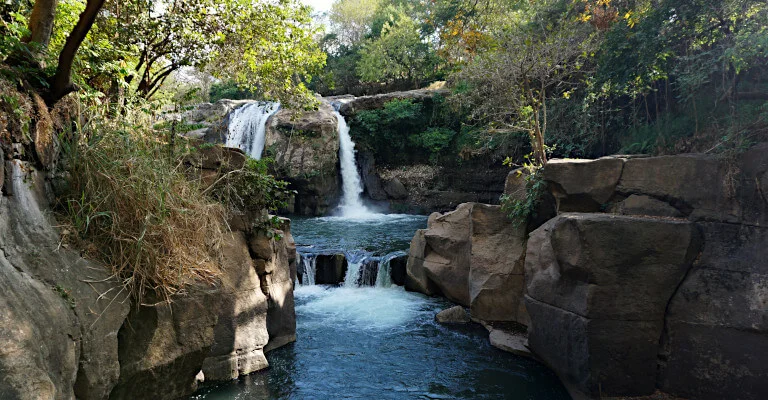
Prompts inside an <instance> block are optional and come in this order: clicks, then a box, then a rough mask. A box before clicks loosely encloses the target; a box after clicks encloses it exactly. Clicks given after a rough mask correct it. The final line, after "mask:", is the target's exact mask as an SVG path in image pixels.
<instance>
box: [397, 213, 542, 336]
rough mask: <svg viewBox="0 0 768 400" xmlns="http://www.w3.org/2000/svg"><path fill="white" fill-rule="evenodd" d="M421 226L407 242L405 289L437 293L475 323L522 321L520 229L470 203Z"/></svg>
mask: <svg viewBox="0 0 768 400" xmlns="http://www.w3.org/2000/svg"><path fill="white" fill-rule="evenodd" d="M427 226H428V228H427V229H426V230H419V231H417V232H416V235H415V236H414V238H413V240H412V241H411V249H410V253H409V257H408V265H407V267H406V269H407V273H408V276H407V278H406V282H405V284H406V289H408V290H414V291H419V292H422V293H425V294H428V295H432V294H438V293H440V294H443V295H444V296H446V297H447V298H449V299H450V300H452V301H454V302H456V303H458V304H461V305H465V306H468V307H470V309H471V313H472V317H473V318H477V319H480V320H487V321H515V322H520V323H523V324H525V323H527V322H528V316H527V314H526V312H525V307H524V305H523V302H522V298H523V293H524V289H525V279H524V276H523V272H524V269H523V262H524V259H525V228H524V227H517V226H515V225H514V224H513V223H512V222H511V221H509V220H508V219H507V218H506V216H505V215H504V212H503V211H501V207H500V206H492V205H487V204H476V203H465V204H462V205H460V206H459V207H458V208H457V209H456V210H455V211H453V212H450V213H446V214H438V213H433V214H432V215H430V217H429V220H428V223H427Z"/></svg>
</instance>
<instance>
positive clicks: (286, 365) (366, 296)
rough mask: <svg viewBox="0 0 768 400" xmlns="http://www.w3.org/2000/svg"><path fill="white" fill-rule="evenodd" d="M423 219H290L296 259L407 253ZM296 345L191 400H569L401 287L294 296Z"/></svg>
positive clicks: (543, 373) (531, 367) (438, 303)
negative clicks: (442, 320) (329, 253)
mask: <svg viewBox="0 0 768 400" xmlns="http://www.w3.org/2000/svg"><path fill="white" fill-rule="evenodd" d="M425 225H426V217H422V216H391V217H382V218H379V219H378V220H375V219H374V220H368V221H355V222H351V221H345V220H343V219H340V218H314V219H294V223H293V229H292V231H293V234H294V237H295V238H296V242H297V244H299V249H300V251H301V248H304V249H305V250H306V249H312V251H319V250H342V251H345V252H347V251H354V250H355V249H359V248H361V247H362V248H363V249H364V250H365V251H367V252H370V253H372V254H378V255H381V254H386V253H391V252H393V251H398V250H404V249H407V248H408V243H409V241H410V239H411V237H412V236H413V233H414V231H415V230H416V229H418V228H422V227H424V226H425ZM295 296H296V317H297V333H296V335H297V341H296V343H292V344H290V345H287V346H285V347H282V348H280V349H277V350H274V351H272V352H270V353H269V354H267V359H268V360H269V363H270V367H269V368H268V369H267V370H265V371H260V372H257V373H254V374H251V375H248V376H245V377H242V378H240V379H238V380H234V381H231V382H224V383H217V384H209V385H206V386H204V387H203V388H201V389H200V390H199V391H198V392H197V393H196V394H195V395H194V396H193V397H192V398H193V399H217V400H218V399H340V398H349V399H413V398H421V399H500V398H508V399H569V398H570V397H569V396H568V394H567V392H566V391H565V389H564V388H563V386H562V385H561V384H560V382H559V380H558V379H557V377H556V376H555V375H554V374H553V373H552V372H551V371H550V370H548V369H547V368H545V367H543V366H542V365H541V364H539V363H537V362H535V361H533V360H530V359H527V358H523V357H519V356H515V355H512V354H509V353H505V352H503V351H501V350H498V349H496V348H494V347H492V346H491V345H490V344H489V343H488V333H487V331H486V330H485V329H484V328H482V327H480V326H479V325H476V324H470V325H464V326H443V325H440V324H437V323H435V322H434V315H435V313H437V312H438V311H440V310H442V309H444V308H446V307H449V306H451V304H450V303H449V302H447V301H446V300H444V299H438V298H429V297H426V296H424V295H421V294H417V293H410V292H406V291H405V290H403V288H401V287H397V286H394V287H348V286H340V287H339V286H298V287H297V288H296V291H295Z"/></svg>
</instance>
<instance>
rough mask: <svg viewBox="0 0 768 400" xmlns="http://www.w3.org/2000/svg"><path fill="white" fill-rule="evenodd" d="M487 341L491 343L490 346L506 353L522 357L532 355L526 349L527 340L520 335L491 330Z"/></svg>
mask: <svg viewBox="0 0 768 400" xmlns="http://www.w3.org/2000/svg"><path fill="white" fill-rule="evenodd" d="M488 340H489V341H490V342H491V346H493V347H496V348H497V349H500V350H504V351H506V352H507V353H512V354H517V355H518V356H523V357H533V353H531V350H529V349H528V338H527V337H526V336H525V335H524V334H522V333H514V332H510V331H505V330H502V329H492V330H491V333H490V334H489V335H488Z"/></svg>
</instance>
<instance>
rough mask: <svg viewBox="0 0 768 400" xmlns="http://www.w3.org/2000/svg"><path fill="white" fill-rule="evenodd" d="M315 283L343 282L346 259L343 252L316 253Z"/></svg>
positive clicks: (336, 283) (335, 283) (332, 283)
mask: <svg viewBox="0 0 768 400" xmlns="http://www.w3.org/2000/svg"><path fill="white" fill-rule="evenodd" d="M316 263H317V264H316V270H315V271H316V273H315V284H317V285H338V284H340V283H342V282H344V276H345V275H346V273H347V259H346V257H344V254H318V255H317V261H316Z"/></svg>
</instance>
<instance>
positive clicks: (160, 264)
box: [60, 116, 226, 302]
mask: <svg viewBox="0 0 768 400" xmlns="http://www.w3.org/2000/svg"><path fill="white" fill-rule="evenodd" d="M130 120H131V118H129V117H126V118H121V119H120V120H119V121H116V120H110V119H107V118H106V117H104V116H101V117H94V118H91V119H90V120H89V121H91V122H89V123H88V126H82V127H79V129H78V130H77V132H78V134H77V136H78V137H79V139H80V140H79V144H72V143H70V144H68V145H65V149H66V152H65V153H66V155H67V158H66V164H67V167H66V171H67V172H68V177H67V189H66V190H65V191H64V192H65V193H64V194H63V195H62V196H61V198H60V205H61V211H62V214H63V216H64V217H65V219H66V220H67V221H68V224H69V225H71V226H72V229H73V231H74V232H76V233H77V235H76V236H77V237H76V238H75V240H76V241H78V242H79V243H76V244H77V245H78V246H80V247H81V248H83V249H85V252H86V253H87V254H88V255H89V256H91V257H93V258H96V259H98V260H100V261H102V262H104V263H106V264H107V265H109V266H111V267H112V268H113V270H114V273H115V275H116V276H118V277H119V278H120V279H121V280H122V282H123V283H124V285H125V286H126V287H127V288H128V289H129V290H130V291H131V293H133V295H134V296H135V297H136V298H137V299H138V300H139V302H140V301H141V299H142V298H143V297H144V295H145V294H146V293H148V292H150V291H151V292H154V293H156V294H157V295H159V296H160V297H162V298H164V299H166V300H168V299H170V297H171V296H172V295H174V294H176V293H179V292H181V291H183V290H184V289H185V287H186V286H187V285H188V284H190V283H192V282H206V283H211V282H213V281H214V280H215V279H216V277H217V275H218V274H219V272H220V269H219V268H220V267H219V266H220V261H221V243H222V240H223V238H224V232H225V230H226V228H225V227H224V224H223V215H224V211H223V208H222V206H221V205H220V204H218V203H215V202H213V201H212V200H210V199H209V198H207V197H206V196H205V195H204V194H202V192H201V190H200V187H199V183H198V182H196V181H191V180H189V179H187V177H186V176H185V174H184V173H183V171H182V170H181V166H180V163H179V161H178V160H179V159H180V157H179V156H178V155H176V154H173V152H171V151H170V147H169V146H168V145H167V144H165V143H162V142H161V141H159V140H158V138H157V133H156V132H155V131H153V130H152V129H151V128H148V126H149V124H148V123H142V122H137V121H135V120H134V121H132V122H129V121H130ZM95 124H97V125H95Z"/></svg>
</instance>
